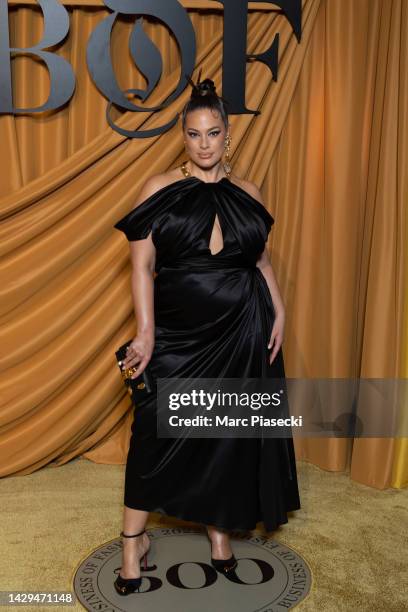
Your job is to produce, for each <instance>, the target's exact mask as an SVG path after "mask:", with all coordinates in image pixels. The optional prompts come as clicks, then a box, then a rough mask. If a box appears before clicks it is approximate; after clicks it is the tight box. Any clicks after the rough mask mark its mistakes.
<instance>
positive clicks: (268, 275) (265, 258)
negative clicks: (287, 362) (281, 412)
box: [245, 181, 285, 363]
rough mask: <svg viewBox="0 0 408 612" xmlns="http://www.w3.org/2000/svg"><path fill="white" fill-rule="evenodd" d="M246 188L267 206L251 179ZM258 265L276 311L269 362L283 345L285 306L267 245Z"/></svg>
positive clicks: (269, 343) (270, 339) (246, 182)
mask: <svg viewBox="0 0 408 612" xmlns="http://www.w3.org/2000/svg"><path fill="white" fill-rule="evenodd" d="M245 189H246V190H247V191H248V192H249V193H250V195H251V196H252V197H254V198H255V199H256V200H258V202H259V203H260V204H262V205H263V206H265V204H264V202H263V199H262V194H261V192H260V191H259V189H258V187H257V186H256V185H255V184H254V183H251V182H250V181H245ZM256 265H257V267H258V268H259V269H260V270H261V272H262V274H263V275H264V278H265V280H266V283H267V285H268V288H269V292H270V294H271V298H272V302H273V308H274V311H275V320H274V323H273V327H272V332H271V337H270V338H269V342H268V348H269V349H271V348H272V349H273V350H272V353H271V355H270V357H269V363H272V362H273V360H274V359H275V357H276V355H277V353H278V351H279V349H280V347H281V346H282V342H283V336H284V330H285V306H284V303H283V299H282V296H281V293H280V290H279V286H278V282H277V280H276V277H275V273H274V271H273V268H272V264H271V261H270V259H269V254H268V250H267V248H266V246H265V248H264V250H263V252H262V254H261V256H260V257H259V259H258V261H257V262H256Z"/></svg>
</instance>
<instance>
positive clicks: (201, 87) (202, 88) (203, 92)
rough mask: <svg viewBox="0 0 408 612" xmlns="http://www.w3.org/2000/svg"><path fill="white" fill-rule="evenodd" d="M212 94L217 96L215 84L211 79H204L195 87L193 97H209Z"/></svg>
mask: <svg viewBox="0 0 408 612" xmlns="http://www.w3.org/2000/svg"><path fill="white" fill-rule="evenodd" d="M211 94H215V95H217V91H216V88H215V83H214V81H212V80H211V79H204V81H202V82H201V83H197V85H196V86H195V87H193V91H192V92H191V97H192V98H195V97H196V96H198V97H199V96H208V95H211Z"/></svg>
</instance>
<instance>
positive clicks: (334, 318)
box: [0, 0, 408, 489]
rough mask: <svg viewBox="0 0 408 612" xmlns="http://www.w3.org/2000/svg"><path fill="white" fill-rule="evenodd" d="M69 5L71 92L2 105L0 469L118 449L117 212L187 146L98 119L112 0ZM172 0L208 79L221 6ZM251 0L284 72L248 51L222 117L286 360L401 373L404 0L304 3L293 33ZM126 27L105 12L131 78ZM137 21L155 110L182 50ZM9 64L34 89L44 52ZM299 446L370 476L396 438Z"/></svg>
mask: <svg viewBox="0 0 408 612" xmlns="http://www.w3.org/2000/svg"><path fill="white" fill-rule="evenodd" d="M64 4H65V6H66V9H67V10H68V12H69V15H70V31H69V35H68V37H67V38H66V40H65V42H64V43H63V44H62V45H60V46H59V48H58V54H60V55H62V56H63V57H65V58H66V59H67V60H68V61H69V62H70V63H71V65H72V67H73V70H74V72H75V75H76V90H75V94H74V96H73V98H72V99H71V101H70V102H69V104H67V105H65V106H64V108H62V109H60V110H58V111H53V112H47V113H43V114H41V115H35V114H32V115H15V116H11V115H1V116H0V143H1V152H0V155H1V181H0V214H1V224H0V255H1V263H0V266H1V285H0V291H1V294H2V295H1V306H0V308H1V312H0V315H1V332H0V333H1V339H0V340H1V346H2V351H1V374H0V387H1V403H2V406H1V413H0V475H1V476H8V475H23V474H29V473H32V472H33V471H35V470H37V469H39V468H41V467H42V466H45V465H48V464H49V465H52V466H55V467H58V466H60V465H62V464H64V463H66V462H67V461H69V460H70V459H72V458H74V457H78V456H82V457H86V458H87V459H89V460H92V461H95V462H98V463H115V464H123V463H124V462H125V460H126V453H127V448H128V443H129V437H130V425H131V421H132V407H131V402H130V398H129V396H128V395H127V394H126V392H125V389H124V386H123V383H122V379H121V376H120V372H119V370H118V368H117V364H116V360H115V354H114V353H115V350H116V349H117V347H118V346H120V344H122V343H123V342H125V341H126V340H127V339H128V338H129V337H131V336H132V335H134V334H135V333H136V321H135V317H134V311H133V304H132V297H131V291H130V271H131V265H130V258H129V249H128V244H127V241H126V240H125V238H124V237H123V236H122V235H121V234H120V233H119V232H117V231H116V230H115V229H114V228H113V225H114V223H115V222H116V221H117V220H118V219H119V218H120V217H121V216H123V215H124V214H126V213H127V212H128V211H129V210H130V209H131V208H132V207H133V203H134V201H135V199H136V196H137V194H138V191H139V189H140V188H141V186H142V183H143V182H144V180H145V179H146V178H147V177H148V176H150V175H151V174H153V173H157V172H161V171H164V170H166V169H168V168H171V167H174V166H175V165H176V164H179V163H180V162H181V160H182V159H184V157H185V156H184V147H183V135H182V131H181V122H180V121H179V122H178V123H177V125H176V126H174V127H173V128H172V129H171V130H170V131H169V132H167V133H164V134H162V135H160V136H156V137H153V138H146V139H128V138H125V137H123V136H121V135H120V134H118V133H117V132H115V131H114V130H112V129H111V128H110V127H109V125H108V124H107V122H106V117H105V113H106V105H107V102H106V100H105V98H104V97H103V96H102V94H100V92H99V91H98V90H97V88H96V87H95V85H94V84H93V82H92V81H91V79H90V76H89V73H88V69H87V66H86V60H85V54H86V44H87V41H88V38H89V36H90V34H91V32H92V31H93V29H94V28H95V26H96V25H97V24H98V23H99V22H100V21H101V20H102V19H103V18H104V17H106V16H107V15H108V14H109V13H110V11H108V9H106V7H104V6H103V5H102V4H101V3H97V2H88V3H86V4H87V6H85V3H84V2H76V3H71V2H70V3H68V2H64ZM68 4H69V5H70V6H68ZM91 4H93V6H91ZM182 4H183V5H184V6H186V7H187V8H188V11H189V15H190V17H191V20H192V23H193V26H194V30H195V32H196V36H197V62H196V71H195V73H194V74H195V75H196V74H198V70H199V69H200V68H202V78H205V77H209V78H212V79H213V80H214V82H215V84H216V86H217V89H218V91H220V92H221V93H222V89H221V84H222V33H223V14H222V11H221V10H220V7H218V9H216V8H214V6H211V5H212V3H208V2H207V3H206V2H205V1H203V2H196V3H194V2H193V1H191V2H187V1H186V2H183V3H182ZM206 4H208V5H209V6H204V5H206ZM81 5H82V6H81ZM252 8H253V10H251V11H250V12H249V13H248V53H260V52H262V51H264V50H265V49H267V48H268V47H269V46H270V44H271V42H272V40H273V37H274V36H275V34H276V33H278V32H279V34H280V40H279V74H278V81H277V82H274V81H273V80H272V78H271V74H270V72H269V70H268V69H267V68H266V66H264V65H263V64H261V63H260V62H251V63H249V64H248V65H247V79H246V84H247V93H246V106H247V108H249V109H257V108H259V110H260V111H261V114H260V115H259V116H254V115H250V114H248V115H233V116H231V117H230V121H231V126H232V129H231V133H232V162H233V169H234V172H235V173H236V174H238V175H239V176H242V177H245V178H248V179H250V180H253V181H254V182H256V183H257V185H258V186H259V187H260V189H261V191H262V193H263V197H264V200H265V203H266V206H267V208H268V210H269V211H270V213H271V214H272V216H273V217H274V218H275V225H274V228H273V231H272V232H271V234H270V238H269V243H268V247H269V249H270V254H271V261H272V265H273V267H274V270H275V273H276V276H277V279H278V282H279V285H280V288H281V291H282V294H283V297H284V301H285V304H286V311H287V317H286V320H287V324H286V333H285V341H284V344H283V352H284V357H285V365H286V375H287V376H288V377H299V378H359V377H361V378H406V377H407V375H408V366H407V364H408V355H407V352H406V351H405V345H406V344H407V339H408V329H407V320H408V313H407V311H406V304H407V300H406V294H407V288H406V284H407V283H406V277H407V274H406V271H407V263H408V262H407V247H406V244H407V242H406V237H407V219H406V213H405V210H406V206H405V207H404V203H406V202H407V200H408V181H407V174H408V170H407V169H408V159H407V157H408V135H407V132H406V129H405V131H404V127H403V126H404V125H407V123H408V121H407V111H408V84H407V67H408V5H407V1H406V0H359V1H358V2H355V1H354V0H341V1H340V0H304V1H303V15H302V40H301V42H300V44H298V42H297V40H296V38H295V36H294V34H293V32H292V31H291V27H290V25H289V23H288V22H287V20H286V19H285V18H284V16H283V15H282V14H281V13H280V12H279V11H278V10H277V9H276V8H275V9H273V7H271V5H265V4H262V3H259V5H258V3H257V4H256V5H254V6H253V7H252ZM9 21H10V37H11V46H15V47H28V46H30V45H32V44H35V43H37V42H38V41H39V40H40V38H41V35H42V30H43V18H42V13H41V11H40V10H39V8H38V6H35V5H33V4H32V3H27V5H26V6H21V5H19V4H16V3H15V2H12V3H10V4H9ZM132 25H133V24H132V20H130V19H126V18H119V20H118V22H117V23H116V24H115V27H114V30H113V39H112V58H113V63H114V68H115V71H116V75H117V79H118V82H119V84H120V86H121V88H122V90H125V89H128V88H136V87H139V88H142V89H144V88H145V87H146V83H145V81H144V79H143V77H142V76H141V75H140V73H139V72H138V70H137V68H136V67H135V66H134V65H133V63H132V61H131V57H130V54H129V50H128V39H129V34H130V32H131V29H132ZM144 28H145V31H146V32H147V34H148V35H149V37H150V38H151V40H152V41H153V42H154V44H155V45H156V46H157V47H158V48H159V49H160V52H161V55H162V58H163V64H164V66H163V75H162V79H161V81H160V86H159V87H158V88H157V90H156V91H155V92H154V94H153V95H152V96H151V97H150V98H149V100H148V102H147V105H148V106H153V105H155V104H160V102H161V101H162V100H164V99H165V98H166V97H167V96H168V95H170V93H171V92H172V91H173V90H174V87H175V85H176V83H177V82H178V80H179V78H180V63H179V54H178V48H177V44H176V42H175V41H174V39H173V38H172V37H171V35H170V33H169V31H168V30H167V29H166V27H165V26H164V25H162V24H160V23H159V22H154V21H153V20H150V19H145V20H144ZM12 66H13V71H12V77H13V92H14V103H15V106H16V107H28V106H31V107H32V106H37V105H40V104H42V103H43V102H44V101H45V100H46V98H47V96H48V91H49V76H48V72H47V69H46V67H45V65H44V64H42V62H40V61H38V60H37V59H36V58H35V57H32V56H31V57H28V56H17V57H16V58H15V59H13V62H12ZM189 94H190V88H187V89H186V90H185V91H184V92H183V94H182V96H181V97H180V98H179V99H178V100H177V101H175V102H174V103H173V104H172V105H171V107H169V108H167V109H165V110H163V111H162V112H160V113H156V114H149V113H132V112H126V113H119V112H118V111H117V110H113V115H114V117H115V119H116V122H117V124H118V125H120V126H121V127H123V128H125V129H128V130H136V129H147V128H150V127H155V126H160V125H163V124H164V123H166V122H168V121H169V120H170V119H172V118H173V117H174V116H175V114H176V113H177V112H180V111H181V109H182V107H183V105H184V104H185V102H186V101H187V99H188V97H189ZM136 103H137V104H139V103H140V101H136ZM404 281H405V282H404ZM295 447H296V456H297V459H300V460H306V461H309V462H312V463H313V464H315V465H317V466H319V467H320V468H322V469H325V470H330V471H333V472H336V471H348V472H349V473H350V478H352V479H353V480H355V481H358V482H360V483H363V484H366V485H368V486H372V487H376V488H379V489H384V488H389V487H395V488H401V487H405V486H407V484H408V445H407V440H406V439H405V438H400V439H398V438H395V439H391V438H382V439H380V438H375V439H373V438H365V439H363V438H356V439H354V440H351V439H334V438H313V439H305V438H296V439H295Z"/></svg>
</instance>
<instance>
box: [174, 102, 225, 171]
mask: <svg viewBox="0 0 408 612" xmlns="http://www.w3.org/2000/svg"><path fill="white" fill-rule="evenodd" d="M226 135H227V132H226V129H225V125H224V123H223V121H222V118H221V115H220V113H219V112H218V111H216V110H210V109H209V108H199V109H196V110H194V111H190V112H189V113H187V116H186V124H185V128H184V140H185V142H186V145H185V146H186V151H187V153H188V154H189V156H190V159H191V160H192V161H193V162H194V163H195V164H196V165H197V166H200V167H201V168H203V169H209V168H212V167H213V166H214V165H215V164H217V163H218V162H219V161H220V159H221V158H222V155H223V153H224V147H225V137H226Z"/></svg>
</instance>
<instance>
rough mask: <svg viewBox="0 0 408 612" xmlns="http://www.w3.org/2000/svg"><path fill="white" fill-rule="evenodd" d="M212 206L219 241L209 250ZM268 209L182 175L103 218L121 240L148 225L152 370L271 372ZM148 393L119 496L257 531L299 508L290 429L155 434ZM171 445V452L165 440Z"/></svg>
mask: <svg viewBox="0 0 408 612" xmlns="http://www.w3.org/2000/svg"><path fill="white" fill-rule="evenodd" d="M216 214H217V216H218V219H219V223H220V227H221V231H222V235H223V243H224V244H223V248H222V249H221V250H220V251H219V252H218V253H216V254H214V255H213V254H212V253H211V251H210V248H209V242H210V236H211V233H212V229H213V225H214V220H215V215H216ZM273 223H274V220H273V218H272V217H271V215H270V214H269V213H268V211H267V210H266V209H265V207H264V206H263V205H262V204H261V203H260V202H259V201H258V200H256V199H255V198H253V197H252V196H251V195H250V194H249V193H247V192H246V191H245V190H244V189H242V188H241V187H239V186H237V185H236V184H235V183H232V182H231V181H230V180H229V179H228V178H226V177H223V178H222V179H221V180H220V181H218V182H215V183H207V182H205V181H202V180H201V179H199V178H197V177H194V176H191V177H187V178H183V179H180V180H177V181H175V182H173V183H171V184H170V185H167V186H165V187H163V188H162V189H160V190H158V191H156V192H155V193H154V194H153V195H152V196H150V197H149V198H147V199H146V200H144V202H142V203H141V204H139V205H138V206H137V207H136V208H134V209H133V210H131V211H130V212H129V213H128V214H127V215H126V216H125V217H123V218H122V219H121V220H120V221H118V222H117V223H116V224H115V228H116V229H118V230H120V231H122V232H124V233H125V235H126V237H127V239H128V240H129V241H132V240H140V239H144V238H146V237H147V236H148V235H149V233H150V232H152V240H153V243H154V245H155V248H156V267H155V271H156V272H157V276H156V277H155V280H154V316H155V346H154V351H153V354H152V358H151V360H150V362H149V367H150V368H151V370H152V373H153V375H154V377H156V378H166V377H180V378H219V377H224V378H241V377H251V378H260V377H262V378H267V377H270V378H283V377H284V376H285V371H284V362H283V355H282V350H281V349H280V350H279V352H278V354H277V356H276V358H275V360H274V361H273V363H272V364H271V365H270V364H269V360H268V358H269V350H268V349H267V344H268V341H269V338H270V334H271V330H272V325H273V322H274V309H273V303H272V299H271V295H270V291H269V288H268V285H267V283H266V280H265V278H264V276H263V274H262V272H261V271H260V269H259V268H258V267H257V266H256V261H257V259H258V258H259V256H260V254H261V253H262V251H263V250H264V248H265V241H266V240H267V237H268V234H269V231H270V229H271V226H272V224H273ZM156 428H157V425H156V398H155V396H153V397H152V398H151V399H150V398H149V399H148V400H146V401H144V402H142V403H140V404H139V405H138V406H137V407H136V409H135V415H134V421H133V424H132V436H131V440H130V447H129V452H128V457H127V464H126V473H125V493H124V502H125V505H126V506H128V507H130V508H136V509H140V510H149V511H153V512H160V513H162V514H165V515H169V516H174V517H178V518H181V519H184V520H187V521H194V522H197V523H202V524H206V525H215V526H218V527H221V528H225V529H232V530H251V529H254V528H255V526H256V524H257V523H258V522H259V521H262V522H263V523H264V526H265V529H266V530H267V531H270V530H273V529H275V528H276V527H277V526H278V525H279V524H282V523H287V522H288V518H287V512H288V511H292V510H296V509H298V508H300V500H299V492H298V483H297V474H296V463H295V455H294V447H293V440H292V437H288V438H261V439H259V438H187V439H185V440H183V444H179V445H175V444H174V439H168V438H158V437H157V434H156ZM175 448H176V449H177V451H176V452H174V449H175Z"/></svg>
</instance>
